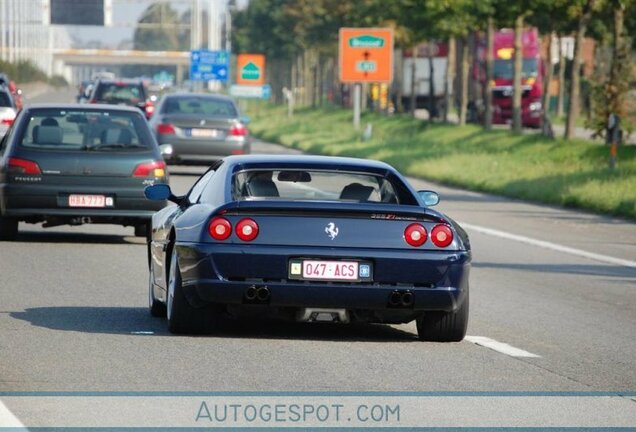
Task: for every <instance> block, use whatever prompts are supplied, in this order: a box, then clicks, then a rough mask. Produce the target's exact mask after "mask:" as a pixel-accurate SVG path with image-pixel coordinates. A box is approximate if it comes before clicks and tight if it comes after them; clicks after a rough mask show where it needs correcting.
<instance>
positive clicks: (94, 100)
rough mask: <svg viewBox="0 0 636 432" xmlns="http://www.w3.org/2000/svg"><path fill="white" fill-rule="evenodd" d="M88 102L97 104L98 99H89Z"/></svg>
mask: <svg viewBox="0 0 636 432" xmlns="http://www.w3.org/2000/svg"><path fill="white" fill-rule="evenodd" d="M88 103H90V104H96V103H97V99H91V100H89V101H88Z"/></svg>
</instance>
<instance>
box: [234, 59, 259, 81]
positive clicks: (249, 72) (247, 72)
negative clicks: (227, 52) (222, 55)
mask: <svg viewBox="0 0 636 432" xmlns="http://www.w3.org/2000/svg"><path fill="white" fill-rule="evenodd" d="M236 84H239V85H256V86H262V85H263V84H265V56H264V55H263V54H239V55H238V56H237V58H236Z"/></svg>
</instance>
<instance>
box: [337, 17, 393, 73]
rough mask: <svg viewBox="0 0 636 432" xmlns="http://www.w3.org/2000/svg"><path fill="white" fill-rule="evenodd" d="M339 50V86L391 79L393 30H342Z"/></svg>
mask: <svg viewBox="0 0 636 432" xmlns="http://www.w3.org/2000/svg"><path fill="white" fill-rule="evenodd" d="M339 46H340V49H339V52H338V54H339V66H340V81H341V82H348V83H356V82H384V83H389V82H391V80H392V79H393V29H390V28H341V29H340V43H339Z"/></svg>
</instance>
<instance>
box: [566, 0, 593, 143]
mask: <svg viewBox="0 0 636 432" xmlns="http://www.w3.org/2000/svg"><path fill="white" fill-rule="evenodd" d="M572 3H573V4H572V5H571V7H570V15H571V16H572V17H574V19H575V21H576V32H575V42H574V57H573V59H572V72H571V77H570V104H569V106H568V116H567V121H566V124H565V139H571V138H573V137H574V130H575V128H576V119H577V117H578V115H579V105H580V101H579V96H580V90H581V89H580V83H581V51H582V46H583V38H584V36H585V31H586V29H587V25H588V23H589V21H590V18H591V16H592V12H593V11H594V9H595V8H596V7H597V6H598V4H600V1H598V0H577V1H573V2H572Z"/></svg>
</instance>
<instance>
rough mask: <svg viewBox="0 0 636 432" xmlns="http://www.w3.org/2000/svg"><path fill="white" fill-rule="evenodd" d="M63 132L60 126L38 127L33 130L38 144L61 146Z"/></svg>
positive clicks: (34, 139) (34, 138)
mask: <svg viewBox="0 0 636 432" xmlns="http://www.w3.org/2000/svg"><path fill="white" fill-rule="evenodd" d="M62 136H63V131H62V128H61V127H59V126H42V125H40V126H36V127H34V128H33V141H34V142H36V143H38V144H61V143H62Z"/></svg>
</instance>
